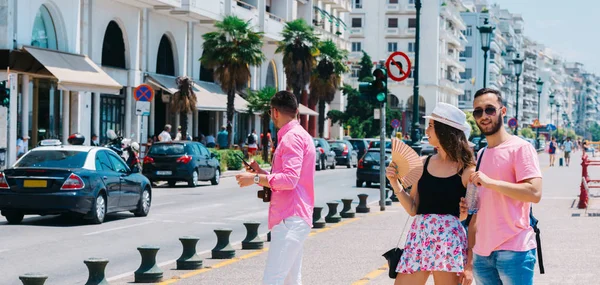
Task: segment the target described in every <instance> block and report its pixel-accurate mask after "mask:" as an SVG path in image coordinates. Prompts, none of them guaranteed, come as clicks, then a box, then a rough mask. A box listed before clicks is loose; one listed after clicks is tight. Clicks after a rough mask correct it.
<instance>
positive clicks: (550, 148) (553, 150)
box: [548, 137, 557, 166]
mask: <svg viewBox="0 0 600 285" xmlns="http://www.w3.org/2000/svg"><path fill="white" fill-rule="evenodd" d="M556 147H557V145H556V138H555V137H552V139H551V140H550V145H549V146H548V154H549V155H550V166H554V160H555V159H556Z"/></svg>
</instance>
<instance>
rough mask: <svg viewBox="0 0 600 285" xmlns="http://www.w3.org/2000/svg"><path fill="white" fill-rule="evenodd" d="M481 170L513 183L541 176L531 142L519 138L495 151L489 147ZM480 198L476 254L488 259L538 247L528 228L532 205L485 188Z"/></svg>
mask: <svg viewBox="0 0 600 285" xmlns="http://www.w3.org/2000/svg"><path fill="white" fill-rule="evenodd" d="M479 155H481V151H480V152H479ZM479 171H481V172H483V173H484V174H486V175H487V176H488V177H490V178H492V179H495V180H501V181H506V182H511V183H518V182H522V181H523V180H526V179H530V178H536V177H542V172H541V170H540V165H539V161H538V156H537V152H536V151H535V149H534V148H533V146H532V145H531V144H530V143H528V142H527V141H525V140H523V139H521V138H519V137H517V136H513V137H511V138H510V139H508V140H507V141H505V142H503V143H502V144H500V145H498V146H496V147H494V148H486V149H485V152H484V153H483V157H482V158H481V165H480V167H479ZM478 198H479V210H478V212H477V234H476V241H475V247H474V248H473V252H475V253H476V254H478V255H481V256H489V255H490V254H491V253H492V251H496V250H510V251H527V250H531V249H534V248H535V247H536V243H535V233H534V231H533V228H532V227H531V226H530V225H529V211H530V206H531V203H528V202H521V201H517V200H515V199H512V198H510V197H508V196H505V195H504V194H500V193H498V192H496V191H494V190H491V189H487V188H485V187H479V188H478Z"/></svg>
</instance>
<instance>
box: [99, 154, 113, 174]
mask: <svg viewBox="0 0 600 285" xmlns="http://www.w3.org/2000/svg"><path fill="white" fill-rule="evenodd" d="M96 170H98V171H115V169H114V168H113V166H112V164H111V163H110V160H108V157H106V152H105V151H99V152H98V153H96Z"/></svg>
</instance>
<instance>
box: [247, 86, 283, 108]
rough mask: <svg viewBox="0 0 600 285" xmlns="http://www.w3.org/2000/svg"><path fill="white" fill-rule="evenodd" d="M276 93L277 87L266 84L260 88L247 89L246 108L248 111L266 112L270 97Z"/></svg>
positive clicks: (269, 105)
mask: <svg viewBox="0 0 600 285" xmlns="http://www.w3.org/2000/svg"><path fill="white" fill-rule="evenodd" d="M275 93H277V89H275V88H273V87H270V86H267V87H264V88H262V89H260V90H256V91H255V90H249V91H248V97H246V101H248V109H249V111H250V113H253V114H254V113H263V114H266V113H267V112H268V111H269V110H270V109H271V98H273V96H274V95H275Z"/></svg>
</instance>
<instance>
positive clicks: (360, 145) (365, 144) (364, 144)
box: [347, 139, 369, 163]
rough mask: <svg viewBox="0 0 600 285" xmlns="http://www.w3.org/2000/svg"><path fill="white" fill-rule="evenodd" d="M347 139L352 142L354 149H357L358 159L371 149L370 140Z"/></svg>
mask: <svg viewBox="0 0 600 285" xmlns="http://www.w3.org/2000/svg"><path fill="white" fill-rule="evenodd" d="M347 141H349V142H350V143H351V144H352V147H353V148H354V150H356V154H357V155H358V159H360V158H361V157H363V155H365V152H366V151H367V149H369V140H367V139H348V140H347ZM357 163H358V162H357Z"/></svg>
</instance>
